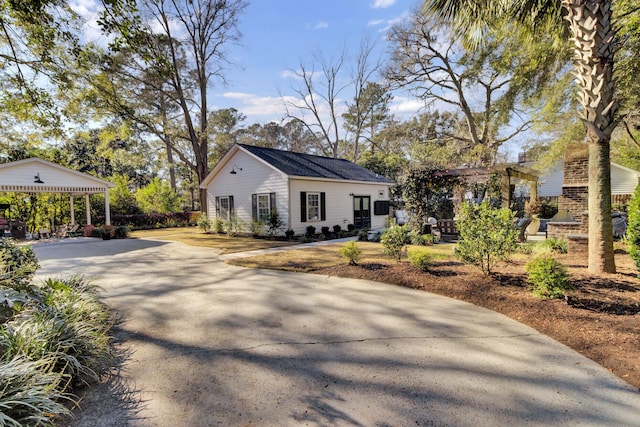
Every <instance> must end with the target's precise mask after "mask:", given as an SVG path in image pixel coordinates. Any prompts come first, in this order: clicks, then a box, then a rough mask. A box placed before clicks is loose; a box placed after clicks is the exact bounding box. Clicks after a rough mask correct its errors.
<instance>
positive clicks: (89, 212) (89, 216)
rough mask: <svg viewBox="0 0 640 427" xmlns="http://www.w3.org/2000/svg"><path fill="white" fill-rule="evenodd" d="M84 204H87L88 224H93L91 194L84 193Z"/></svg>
mask: <svg viewBox="0 0 640 427" xmlns="http://www.w3.org/2000/svg"><path fill="white" fill-rule="evenodd" d="M84 206H85V212H86V215H87V224H91V205H90V203H89V195H88V194H85V195H84Z"/></svg>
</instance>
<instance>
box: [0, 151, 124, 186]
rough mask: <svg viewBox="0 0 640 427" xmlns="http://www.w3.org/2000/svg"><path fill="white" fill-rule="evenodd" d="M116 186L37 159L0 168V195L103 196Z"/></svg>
mask: <svg viewBox="0 0 640 427" xmlns="http://www.w3.org/2000/svg"><path fill="white" fill-rule="evenodd" d="M113 187H115V184H113V183H111V182H108V181H104V180H102V179H99V178H96V177H95V176H91V175H87V174H85V173H82V172H78V171H75V170H73V169H69V168H66V167H64V166H60V165H58V164H56V163H52V162H48V161H46V160H42V159H39V158H37V157H31V158H28V159H23V160H18V161H15V162H10V163H3V164H0V191H2V192H26V193H70V194H93V193H102V192H104V191H105V189H108V188H113Z"/></svg>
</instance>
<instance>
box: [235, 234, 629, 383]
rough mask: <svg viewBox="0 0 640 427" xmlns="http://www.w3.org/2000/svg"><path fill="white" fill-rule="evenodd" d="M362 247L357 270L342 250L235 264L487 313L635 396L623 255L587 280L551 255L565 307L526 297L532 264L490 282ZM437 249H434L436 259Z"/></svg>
mask: <svg viewBox="0 0 640 427" xmlns="http://www.w3.org/2000/svg"><path fill="white" fill-rule="evenodd" d="M359 246H361V247H362V248H363V249H364V256H363V258H362V260H361V262H360V263H359V265H357V266H350V265H348V263H347V261H345V260H344V259H342V258H340V255H339V254H338V250H339V247H340V246H339V245H335V246H333V245H332V246H326V247H323V248H322V249H321V251H318V250H319V249H320V248H317V249H318V250H316V249H313V250H308V249H307V250H297V251H294V252H293V253H292V252H289V253H288V255H287V256H286V258H285V257H283V256H282V254H280V255H278V256H277V257H274V256H273V255H265V256H261V257H254V258H247V259H244V260H234V261H232V263H234V264H237V265H245V266H253V267H255V266H260V267H262V268H276V269H285V270H297V271H300V270H303V271H307V272H313V273H317V274H325V275H330V276H339V277H351V278H359V279H367V280H374V281H378V282H385V283H389V284H394V285H398V286H405V287H409V288H413V289H420V290H424V291H427V292H433V293H436V294H440V295H444V296H447V297H451V298H456V299H459V300H462V301H466V302H469V303H472V304H475V305H478V306H482V307H486V308H488V309H491V310H493V311H496V312H499V313H502V314H504V315H506V316H508V317H511V318H512V319H515V320H517V321H519V322H521V323H523V324H526V325H529V326H531V327H533V328H534V329H536V330H538V331H540V332H541V333H543V334H545V335H547V336H549V337H552V338H553V339H555V340H557V341H559V342H561V343H563V344H565V345H567V346H569V347H571V348H572V349H574V350H576V351H578V352H579V353H581V354H583V355H584V356H586V357H588V358H590V359H592V360H594V361H596V362H597V363H599V364H601V365H602V366H604V367H605V368H607V369H609V370H610V371H611V372H613V373H614V374H615V375H617V376H619V377H620V378H622V379H623V380H625V381H626V382H628V383H629V384H631V385H633V386H634V387H636V388H640V282H639V281H638V279H637V278H636V277H637V270H636V269H635V266H634V265H633V262H632V261H631V259H630V257H629V255H628V254H627V253H626V252H624V251H620V250H618V251H617V253H616V267H617V270H618V273H617V274H602V275H596V276H594V275H592V274H589V273H588V272H587V265H586V259H585V260H580V259H578V258H576V256H573V255H556V256H555V257H556V259H558V260H559V261H561V262H562V263H563V264H564V265H566V266H567V268H568V271H569V273H570V275H571V277H572V283H573V284H574V285H575V286H576V287H577V289H576V290H575V291H571V292H569V293H568V294H567V298H566V299H556V300H541V299H538V298H535V297H534V296H533V295H532V294H531V292H530V290H529V289H528V283H527V276H526V273H525V271H524V265H525V263H526V262H527V261H528V260H529V259H530V257H529V256H527V257H525V256H522V255H517V256H514V257H513V259H512V260H511V261H510V262H509V263H505V264H502V265H499V266H498V267H497V268H496V272H495V274H494V275H493V276H491V277H489V276H485V275H483V274H482V272H481V271H480V270H479V269H478V268H476V267H473V266H469V265H465V264H462V263H460V262H458V261H457V260H455V258H453V257H451V256H449V257H447V258H445V259H442V260H439V261H436V262H435V264H434V266H433V267H432V269H431V271H429V272H423V271H421V270H419V269H417V268H415V267H412V266H411V265H410V264H409V263H408V261H407V260H406V259H403V260H402V261H401V262H397V261H395V260H392V259H389V258H386V257H384V256H383V255H377V253H378V252H379V253H381V252H382V249H381V246H380V245H378V244H373V243H359ZM440 246H442V245H435V246H432V247H431V248H433V250H435V251H437V250H439V247H440ZM331 259H332V260H333V262H330V260H331ZM294 260H295V263H293V261H294ZM294 264H295V265H294ZM296 266H304V267H303V268H300V269H299V268H298V267H296Z"/></svg>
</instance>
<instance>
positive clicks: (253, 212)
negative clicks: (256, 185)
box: [251, 194, 258, 222]
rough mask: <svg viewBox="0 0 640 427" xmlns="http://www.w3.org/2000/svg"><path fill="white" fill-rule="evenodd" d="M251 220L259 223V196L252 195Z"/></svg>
mask: <svg viewBox="0 0 640 427" xmlns="http://www.w3.org/2000/svg"><path fill="white" fill-rule="evenodd" d="M251 219H252V220H253V221H255V222H257V221H258V195H257V194H252V195H251Z"/></svg>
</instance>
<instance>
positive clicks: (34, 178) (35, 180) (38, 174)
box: [33, 172, 44, 184]
mask: <svg viewBox="0 0 640 427" xmlns="http://www.w3.org/2000/svg"><path fill="white" fill-rule="evenodd" d="M33 182H35V183H36V184H44V181H43V180H41V179H40V172H38V173H37V175H36V176H34V177H33Z"/></svg>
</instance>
